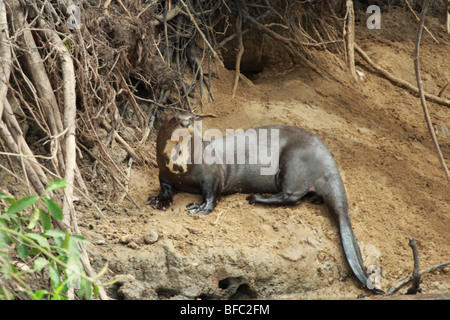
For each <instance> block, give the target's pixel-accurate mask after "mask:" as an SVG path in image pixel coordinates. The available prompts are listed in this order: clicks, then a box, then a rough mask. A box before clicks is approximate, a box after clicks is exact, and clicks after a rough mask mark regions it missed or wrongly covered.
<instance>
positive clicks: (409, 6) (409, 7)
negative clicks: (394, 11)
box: [405, 0, 439, 43]
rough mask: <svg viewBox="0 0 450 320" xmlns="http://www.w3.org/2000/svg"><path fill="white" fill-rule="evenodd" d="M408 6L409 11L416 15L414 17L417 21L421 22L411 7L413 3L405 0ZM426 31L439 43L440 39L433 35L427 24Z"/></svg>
mask: <svg viewBox="0 0 450 320" xmlns="http://www.w3.org/2000/svg"><path fill="white" fill-rule="evenodd" d="M405 3H406V6H407V7H408V9H409V11H411V13H412V14H413V15H414V18H415V19H416V20H417V22H420V18H419V17H418V16H417V14H416V13H415V12H414V10H413V8H411V5H410V4H409V2H408V0H405ZM423 28H424V29H425V31H426V32H428V34H429V35H430V36H431V37H432V38H433V40H434V41H436V43H439V41H438V40H437V39H436V38H435V37H434V36H433V34H432V33H431V32H430V30H428V28H427V27H426V26H423Z"/></svg>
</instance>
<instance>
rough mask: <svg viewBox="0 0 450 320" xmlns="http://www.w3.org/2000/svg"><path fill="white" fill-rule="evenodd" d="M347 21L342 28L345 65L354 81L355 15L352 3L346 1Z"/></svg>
mask: <svg viewBox="0 0 450 320" xmlns="http://www.w3.org/2000/svg"><path fill="white" fill-rule="evenodd" d="M346 7H347V19H346V22H347V23H346V27H345V28H344V38H345V48H346V53H347V65H348V67H349V69H350V74H351V76H352V77H353V79H354V80H357V79H358V77H357V75H356V69H355V27H354V25H355V13H354V11H353V1H352V0H347V3H346Z"/></svg>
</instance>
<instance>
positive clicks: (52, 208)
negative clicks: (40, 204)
mask: <svg viewBox="0 0 450 320" xmlns="http://www.w3.org/2000/svg"><path fill="white" fill-rule="evenodd" d="M42 200H44V202H45V205H46V206H47V209H48V211H49V212H50V214H51V215H52V217H53V218H54V219H56V220H62V218H63V213H62V210H61V207H60V206H59V205H58V204H57V203H56V202H55V201H53V200H52V199H48V198H42Z"/></svg>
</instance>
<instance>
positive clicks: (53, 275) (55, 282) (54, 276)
mask: <svg viewBox="0 0 450 320" xmlns="http://www.w3.org/2000/svg"><path fill="white" fill-rule="evenodd" d="M48 275H49V277H50V281H51V284H52V288H58V287H59V285H60V284H61V278H60V276H59V272H58V270H57V269H56V268H55V267H53V266H52V265H49V267H48Z"/></svg>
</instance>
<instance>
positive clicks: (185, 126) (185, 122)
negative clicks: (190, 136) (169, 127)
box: [180, 120, 191, 128]
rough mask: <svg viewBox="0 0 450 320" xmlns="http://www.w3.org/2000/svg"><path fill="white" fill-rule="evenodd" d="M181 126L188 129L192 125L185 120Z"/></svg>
mask: <svg viewBox="0 0 450 320" xmlns="http://www.w3.org/2000/svg"><path fill="white" fill-rule="evenodd" d="M180 125H181V126H182V127H183V128H187V127H189V126H190V125H191V123H190V122H189V121H187V120H184V121H181V123H180Z"/></svg>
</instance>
